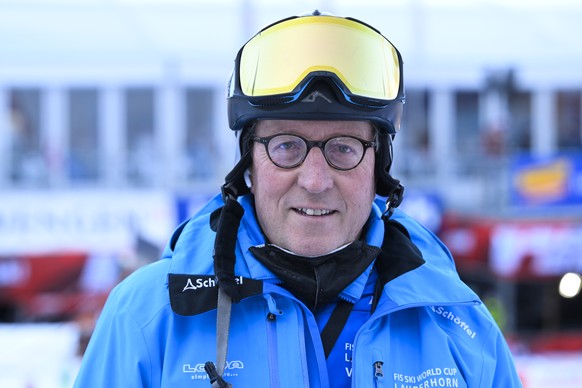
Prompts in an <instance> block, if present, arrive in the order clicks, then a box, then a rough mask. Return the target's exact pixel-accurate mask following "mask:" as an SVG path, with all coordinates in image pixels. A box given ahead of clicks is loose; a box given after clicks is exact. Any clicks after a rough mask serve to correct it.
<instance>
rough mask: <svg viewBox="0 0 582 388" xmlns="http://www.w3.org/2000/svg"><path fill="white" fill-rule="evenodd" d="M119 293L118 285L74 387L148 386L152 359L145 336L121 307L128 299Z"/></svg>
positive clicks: (126, 310)
mask: <svg viewBox="0 0 582 388" xmlns="http://www.w3.org/2000/svg"><path fill="white" fill-rule="evenodd" d="M122 285H123V283H122ZM122 294H123V293H122V292H121V287H120V286H118V287H117V288H115V289H114V290H113V291H112V292H111V294H110V296H109V298H108V300H107V302H106V304H105V307H104V308H103V311H102V312H101V316H100V317H99V319H98V321H97V325H96V327H95V331H94V332H93V335H92V336H91V340H90V341H89V345H88V347H87V350H86V352H85V354H84V357H83V361H82V363H81V367H80V370H79V373H78V375H77V378H76V381H75V384H74V387H79V388H92V387H95V388H97V387H103V388H105V387H107V388H116V387H124V388H132V387H136V388H137V387H140V388H141V387H150V386H151V362H150V358H149V355H148V349H147V347H146V343H145V340H144V336H143V334H142V330H141V328H140V327H139V325H138V324H137V323H136V321H135V319H134V317H133V315H132V314H131V312H130V310H129V309H127V308H124V306H123V303H124V300H126V299H127V298H125V297H123V296H122Z"/></svg>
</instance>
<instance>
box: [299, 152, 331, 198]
mask: <svg viewBox="0 0 582 388" xmlns="http://www.w3.org/2000/svg"><path fill="white" fill-rule="evenodd" d="M299 168H300V171H299V177H298V179H297V183H298V184H299V186H301V187H303V188H304V189H306V190H307V191H309V192H312V193H321V192H324V191H325V190H328V189H329V188H331V187H332V186H333V178H332V170H333V167H331V166H330V165H329V164H328V163H327V161H326V160H325V156H324V155H323V150H322V149H321V148H318V147H313V148H311V149H310V150H309V152H308V153H307V156H306V157H305V160H304V161H303V164H301V166H300V167H299Z"/></svg>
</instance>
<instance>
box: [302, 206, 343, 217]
mask: <svg viewBox="0 0 582 388" xmlns="http://www.w3.org/2000/svg"><path fill="white" fill-rule="evenodd" d="M295 211H296V212H298V213H299V214H303V215H306V216H327V215H329V214H331V213H333V212H334V211H333V210H327V209H310V208H305V207H301V208H296V209H295Z"/></svg>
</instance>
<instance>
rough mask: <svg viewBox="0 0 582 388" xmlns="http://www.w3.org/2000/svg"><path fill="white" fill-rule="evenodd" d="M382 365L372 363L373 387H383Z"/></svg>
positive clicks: (377, 362)
mask: <svg viewBox="0 0 582 388" xmlns="http://www.w3.org/2000/svg"><path fill="white" fill-rule="evenodd" d="M382 365H384V363H383V362H382V361H375V362H374V384H375V385H374V386H375V387H378V388H380V387H383V386H384V371H383V370H382Z"/></svg>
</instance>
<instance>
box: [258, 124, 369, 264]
mask: <svg viewBox="0 0 582 388" xmlns="http://www.w3.org/2000/svg"><path fill="white" fill-rule="evenodd" d="M280 133H290V134H296V135H299V136H302V137H304V138H306V139H308V140H326V139H329V138H330V137H335V136H345V135H349V136H354V137H357V138H360V139H362V140H367V141H373V140H374V139H373V129H372V126H371V125H370V123H368V122H365V121H299V120H297V121H295V120H261V121H259V122H258V123H257V125H256V127H255V135H256V136H258V137H266V136H271V135H275V134H280ZM252 155H253V164H252V168H251V182H252V187H251V192H252V193H253V194H254V195H255V205H256V212H257V217H258V221H259V224H260V225H261V228H262V229H263V232H264V233H265V234H266V237H267V239H268V241H269V242H270V243H272V244H276V245H278V246H280V247H282V248H285V249H288V250H290V251H292V252H295V253H296V254H300V255H303V256H316V255H321V254H325V253H327V252H330V251H332V250H334V249H336V248H339V247H341V246H342V245H345V244H348V243H350V242H352V241H354V240H356V239H357V238H358V236H359V234H360V231H361V230H362V227H363V226H364V224H365V223H366V221H367V219H368V216H369V214H370V210H371V206H372V202H373V200H374V196H375V184H374V158H375V155H374V150H373V149H368V150H366V153H365V155H364V159H363V160H362V162H361V163H360V164H359V165H358V166H357V167H356V168H354V169H352V170H348V171H339V170H336V169H334V168H333V167H331V166H330V165H329V164H327V162H326V160H325V158H324V156H323V153H322V151H321V149H319V148H317V147H314V148H312V149H311V150H310V151H309V153H308V155H307V157H306V159H305V161H304V162H303V164H301V165H300V166H298V167H295V168H292V169H283V168H280V167H277V166H275V165H274V164H273V162H271V160H270V159H269V156H268V155H267V152H266V150H265V147H264V146H263V145H262V144H260V143H254V145H253V150H252Z"/></svg>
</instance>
